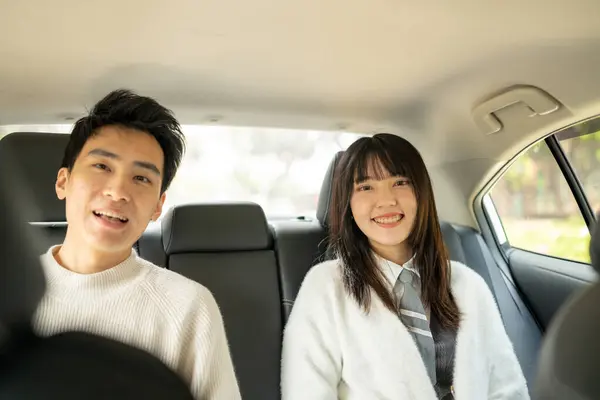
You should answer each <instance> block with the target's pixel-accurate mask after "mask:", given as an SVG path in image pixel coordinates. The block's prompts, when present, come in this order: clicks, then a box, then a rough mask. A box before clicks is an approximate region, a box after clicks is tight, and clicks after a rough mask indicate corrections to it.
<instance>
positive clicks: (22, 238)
mask: <svg viewBox="0 0 600 400" xmlns="http://www.w3.org/2000/svg"><path fill="white" fill-rule="evenodd" d="M7 157H8V158H12V157H10V156H7ZM2 160H3V162H4V158H3V159H2ZM18 175H19V171H17V170H11V171H10V173H9V171H8V169H6V168H1V169H0V213H1V214H2V215H1V216H0V221H1V223H0V237H1V238H2V240H0V293H2V296H0V327H4V328H5V329H8V330H9V331H10V330H11V328H13V327H17V326H26V325H28V324H29V321H30V318H31V317H32V316H33V313H34V312H35V310H36V308H37V305H38V302H39V301H40V299H41V298H42V296H43V294H44V291H45V278H44V274H43V272H42V268H41V265H40V260H39V254H40V252H39V250H40V247H39V246H38V239H37V237H36V236H35V232H34V231H33V229H32V228H31V227H30V225H29V224H28V223H27V222H26V220H25V215H27V213H29V212H31V211H32V208H33V205H32V204H30V203H33V200H32V199H27V198H26V197H24V196H27V190H26V189H27V188H24V187H21V186H22V185H23V182H22V181H21V179H20V177H19V176H18ZM0 330H1V329H0Z"/></svg>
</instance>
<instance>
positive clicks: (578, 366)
mask: <svg viewBox="0 0 600 400" xmlns="http://www.w3.org/2000/svg"><path fill="white" fill-rule="evenodd" d="M599 217H600V216H599ZM590 255H591V258H592V265H593V266H594V268H595V269H596V271H600V224H598V223H596V225H595V227H594V229H593V232H592V240H591V243H590ZM599 334H600V284H598V283H594V284H593V285H592V286H591V287H589V288H587V289H586V290H584V291H583V292H581V293H580V294H578V295H576V296H575V297H574V298H573V299H572V300H570V301H569V302H568V304H567V305H566V306H564V307H563V308H562V309H561V310H560V311H559V313H558V314H557V315H556V317H555V319H554V321H553V322H552V324H551V325H550V328H549V329H548V332H547V334H546V338H545V339H544V344H543V346H542V352H541V356H540V361H539V371H538V378H537V380H536V385H535V391H534V393H535V399H539V400H558V399H561V400H563V399H564V400H584V399H585V400H592V399H600V340H599Z"/></svg>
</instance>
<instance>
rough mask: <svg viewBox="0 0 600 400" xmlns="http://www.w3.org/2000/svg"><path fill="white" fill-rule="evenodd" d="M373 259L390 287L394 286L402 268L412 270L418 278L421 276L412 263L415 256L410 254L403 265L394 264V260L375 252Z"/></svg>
mask: <svg viewBox="0 0 600 400" xmlns="http://www.w3.org/2000/svg"><path fill="white" fill-rule="evenodd" d="M375 259H376V260H377V261H378V264H379V266H380V268H381V271H382V272H383V274H384V275H385V277H386V279H387V281H388V282H389V283H390V285H392V287H394V285H395V284H396V281H397V280H398V277H399V276H400V274H401V273H402V270H403V269H404V268H406V269H408V270H409V271H412V272H414V273H415V274H417V276H418V277H419V278H420V277H421V275H420V274H419V271H417V268H416V266H415V265H414V261H415V256H412V257H411V258H410V259H409V260H408V261H407V262H405V263H404V265H400V264H396V263H395V262H393V261H390V260H388V259H385V258H383V257H381V256H380V255H378V254H375Z"/></svg>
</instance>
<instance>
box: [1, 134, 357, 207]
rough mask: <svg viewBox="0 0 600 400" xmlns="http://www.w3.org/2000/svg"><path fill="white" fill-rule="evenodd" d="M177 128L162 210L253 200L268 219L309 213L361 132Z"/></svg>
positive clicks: (315, 205)
mask: <svg viewBox="0 0 600 400" xmlns="http://www.w3.org/2000/svg"><path fill="white" fill-rule="evenodd" d="M182 128H183V131H184V133H185V135H186V139H187V151H186V155H185V157H184V159H183V161H182V164H181V166H180V168H179V170H178V172H177V175H176V176H175V179H174V180H173V183H172V185H171V187H170V188H169V190H168V191H167V199H166V202H165V210H166V209H167V208H168V207H171V206H174V205H178V204H184V203H192V202H221V201H252V202H256V203H258V204H260V205H261V206H262V207H263V209H264V210H265V213H266V214H267V215H268V216H269V217H270V218H278V217H297V216H308V217H314V216H315V215H316V209H317V203H318V196H319V191H320V189H321V184H322V181H323V177H324V175H325V171H326V170H327V167H328V166H329V163H330V162H331V160H332V158H333V156H334V155H335V153H336V152H337V151H340V150H344V149H346V148H347V147H348V146H349V145H350V144H351V143H352V142H354V141H355V140H357V139H358V138H359V137H361V136H364V135H361V134H355V133H348V132H341V131H337V132H336V131H312V130H311V131H309V130H293V129H273V128H249V127H228V126H208V125H184V126H183V127H182ZM70 129H71V126H70V125H34V126H32V125H12V126H0V137H1V136H3V135H4V134H7V133H10V132H19V131H21V132H24V131H29V132H49V133H68V132H70ZM163 215H164V213H163Z"/></svg>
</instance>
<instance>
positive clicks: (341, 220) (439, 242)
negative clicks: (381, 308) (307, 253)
mask: <svg viewBox="0 0 600 400" xmlns="http://www.w3.org/2000/svg"><path fill="white" fill-rule="evenodd" d="M369 171H372V172H371V173H374V174H375V176H374V177H373V178H374V179H384V178H385V177H387V176H403V177H405V178H408V180H409V181H410V182H411V185H412V187H413V190H414V193H415V197H416V199H417V215H416V219H415V222H414V226H413V227H412V231H411V233H410V234H409V237H408V238H407V240H408V243H409V244H410V246H411V247H412V250H413V252H414V255H415V264H416V266H417V268H418V269H419V273H420V276H421V284H422V299H423V303H424V304H425V305H426V306H427V307H429V308H430V309H431V312H432V314H434V315H435V316H436V317H437V318H438V320H439V321H440V324H441V325H442V326H444V327H447V328H453V329H456V328H457V327H458V323H459V319H460V313H459V310H458V307H457V305H456V303H455V301H454V297H453V295H452V293H451V292H450V273H451V271H450V258H449V256H448V251H447V249H446V246H445V244H444V240H443V237H442V232H441V227H440V222H439V219H438V215H437V211H436V205H435V199H434V195H433V188H432V185H431V180H430V177H429V174H428V172H427V168H426V167H425V162H424V161H423V159H422V158H421V155H420V154H419V152H418V150H417V149H416V148H415V147H414V146H413V145H412V144H411V143H410V142H408V141H407V140H406V139H403V138H401V137H399V136H396V135H393V134H389V133H380V134H377V135H375V136H373V137H364V138H361V139H358V140H357V141H356V142H354V143H353V144H352V145H351V146H350V147H349V148H348V150H346V151H345V152H344V153H343V154H342V157H341V158H340V161H339V163H338V165H337V167H336V169H335V172H334V179H333V192H332V199H331V203H330V209H329V226H330V235H331V241H330V246H331V247H332V250H333V252H334V253H335V254H336V256H337V257H338V259H339V260H340V261H341V264H342V268H343V281H344V287H345V289H346V291H347V293H348V294H349V295H350V296H351V297H353V298H354V299H355V300H356V302H357V303H358V304H359V305H360V306H361V308H363V310H365V311H366V312H368V311H369V309H370V304H371V290H373V291H374V292H375V294H376V295H377V296H378V297H379V298H380V299H381V301H382V302H383V303H384V304H385V306H386V307H387V308H388V309H389V310H391V311H393V312H397V306H396V304H395V301H394V299H393V295H392V293H391V292H390V290H389V289H388V288H387V285H386V283H385V278H384V276H383V275H382V273H381V272H380V270H379V268H378V267H377V263H376V260H375V257H374V255H373V251H372V250H371V245H370V244H369V240H368V238H367V237H366V236H365V234H364V233H363V232H362V231H361V230H360V229H359V227H358V225H357V224H356V222H355V221H354V220H353V219H352V210H351V208H350V199H351V197H352V193H353V191H354V185H355V183H357V182H360V181H362V180H364V179H365V178H366V176H367V175H368V174H369Z"/></svg>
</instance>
